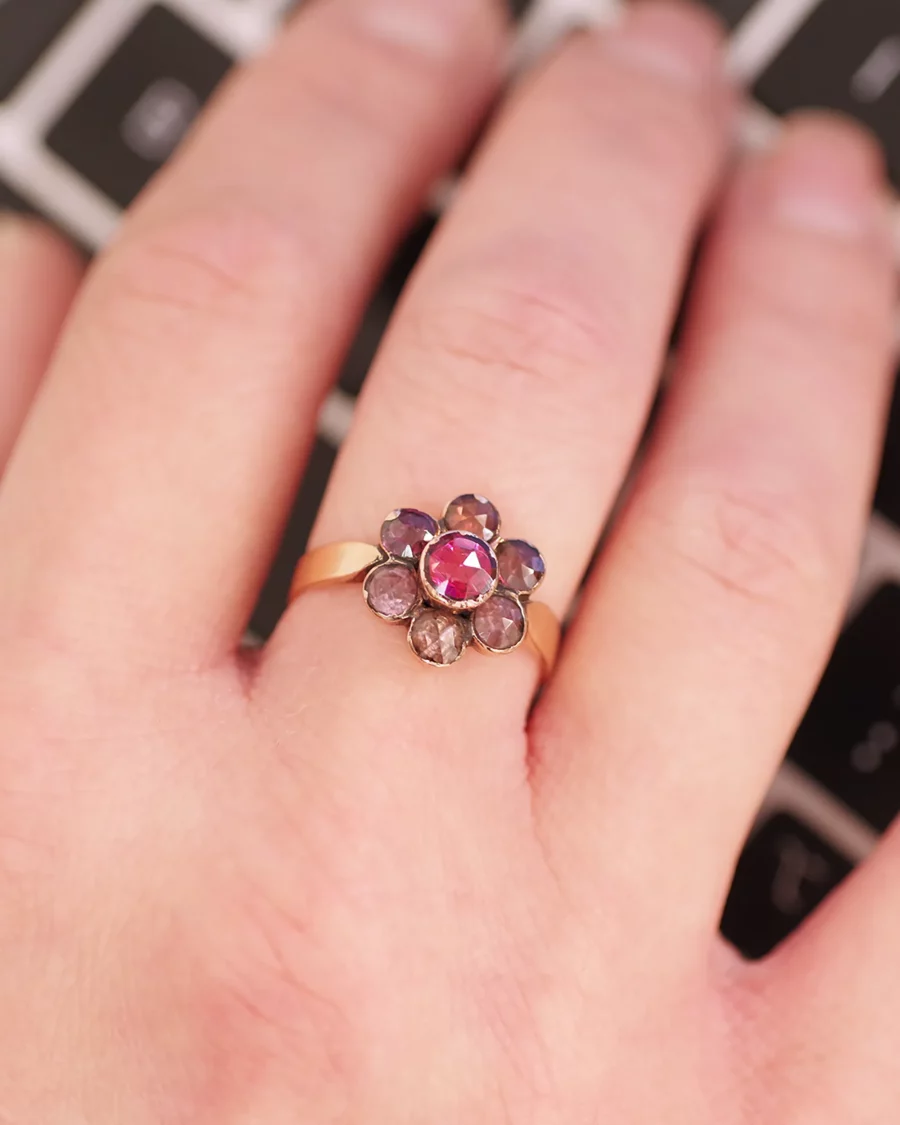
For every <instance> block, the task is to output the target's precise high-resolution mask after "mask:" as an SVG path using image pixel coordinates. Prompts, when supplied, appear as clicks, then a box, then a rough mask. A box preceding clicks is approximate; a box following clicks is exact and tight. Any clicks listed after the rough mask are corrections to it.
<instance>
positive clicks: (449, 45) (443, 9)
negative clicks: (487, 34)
mask: <svg viewBox="0 0 900 1125" xmlns="http://www.w3.org/2000/svg"><path fill="white" fill-rule="evenodd" d="M355 14H356V15H357V17H358V19H359V20H360V22H361V23H362V24H363V25H364V26H365V27H366V28H367V29H368V30H369V31H370V32H372V33H374V34H375V35H377V36H378V37H379V38H381V39H385V40H387V41H388V42H391V43H397V44H399V45H401V46H404V47H412V48H413V49H414V50H418V51H423V52H425V53H426V54H432V55H446V54H448V53H451V52H453V51H454V50H455V48H456V46H457V44H458V42H459V38H460V34H461V32H462V31H463V30H464V29H465V27H466V25H467V24H471V22H472V5H471V3H468V2H467V0H364V2H363V3H360V4H359V5H358V6H357V8H356V12H355Z"/></svg>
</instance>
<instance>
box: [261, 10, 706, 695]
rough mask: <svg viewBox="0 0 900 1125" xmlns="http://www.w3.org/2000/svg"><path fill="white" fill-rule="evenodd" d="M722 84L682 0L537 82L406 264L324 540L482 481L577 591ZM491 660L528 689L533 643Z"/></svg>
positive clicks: (639, 392) (695, 192) (549, 596)
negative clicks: (419, 255) (407, 281)
mask: <svg viewBox="0 0 900 1125" xmlns="http://www.w3.org/2000/svg"><path fill="white" fill-rule="evenodd" d="M727 104H728V99H727V98H726V96H725V84H724V80H723V79H722V77H721V71H720V51H719V39H718V32H717V30H716V29H715V26H714V24H713V23H712V22H711V21H710V20H709V18H708V17H706V16H705V15H702V14H700V13H699V12H695V11H694V10H692V9H690V8H688V7H685V6H682V5H680V4H679V5H673V4H660V3H644V4H641V5H639V6H636V7H635V8H634V9H633V11H632V12H631V13H630V15H629V16H627V17H626V19H625V21H624V23H623V24H622V25H621V26H620V27H618V28H616V29H614V30H612V31H607V32H603V33H589V34H585V35H582V36H580V37H579V38H578V39H576V40H575V41H573V42H571V43H569V44H568V45H567V46H566V47H565V49H564V50H563V51H562V52H561V53H560V55H559V56H558V57H557V58H556V59H555V60H554V61H553V62H551V63H550V64H549V65H548V66H547V67H546V69H545V70H544V71H543V72H542V73H540V74H539V75H538V76H537V77H536V78H534V79H533V80H531V81H530V82H529V83H528V84H527V86H526V88H525V89H524V90H523V91H522V92H521V93H520V94H519V96H518V97H517V98H516V99H515V100H514V102H513V104H512V106H511V108H510V110H509V111H508V113H507V114H506V116H505V118H504V119H503V120H502V121H501V123H500V125H499V127H498V129H497V131H496V135H495V137H494V138H493V140H492V142H491V143H490V144H489V145H488V146H487V148H486V151H485V154H484V155H483V157H482V158H481V159H480V160H479V161H478V163H477V165H476V167H475V169H474V171H473V172H472V174H471V176H470V178H469V180H468V182H467V184H466V186H465V187H464V188H463V189H462V191H461V195H460V197H459V198H458V200H457V203H456V205H455V207H454V209H453V211H452V213H451V214H450V216H449V217H448V219H447V220H446V222H445V224H444V225H443V227H442V228H441V230H440V232H439V233H438V235H437V237H436V240H435V243H434V244H433V246H432V248H431V249H430V250H429V252H428V254H427V257H426V260H425V262H424V264H423V267H422V269H421V270H420V271H419V273H418V275H417V276H416V277H415V279H414V280H413V282H412V285H411V288H410V290H409V292H408V294H407V296H406V298H405V300H404V302H403V304H402V307H401V310H400V313H399V315H398V317H397V320H396V322H395V325H394V326H393V328H392V330H391V332H390V334H389V337H388V339H387V341H386V344H385V347H384V348H383V349H382V353H381V355H380V357H379V359H378V361H377V363H376V365H375V368H374V370H373V371H372V373H371V374H370V377H369V382H368V384H367V387H366V390H365V392H364V394H363V396H362V400H361V402H360V406H359V410H358V412H357V417H356V420H355V424H354V426H353V429H352V431H351V433H350V436H349V438H348V441H347V443H346V444H345V447H344V451H343V454H342V457H341V459H340V461H339V463H338V466H337V469H336V472H335V476H334V479H333V481H332V486H331V488H330V489H329V492H328V494H327V496H326V500H325V504H324V507H323V512H322V515H321V518H320V522H319V525H318V527H317V530H316V533H315V540H316V541H317V542H322V541H326V540H332V539H365V538H366V537H367V533H368V534H371V532H372V523H373V519H374V520H376V521H377V520H378V519H379V518H380V517H381V516H382V515H383V514H384V513H385V512H387V511H389V510H390V509H392V508H394V507H397V506H400V505H404V506H406V505H408V506H414V507H420V508H424V509H426V510H430V511H434V510H436V509H437V510H439V509H440V507H441V506H442V505H443V503H444V502H446V501H447V500H448V499H449V498H450V497H452V496H454V495H456V494H458V493H460V492H467V491H475V492H480V493H483V494H484V495H487V496H489V497H491V499H492V500H494V501H495V502H496V504H497V506H498V507H499V509H500V510H501V512H502V514H503V518H504V529H505V532H506V533H508V534H510V535H517V536H522V537H527V538H528V539H530V540H533V541H534V542H535V543H537V544H538V546H539V547H541V548H542V550H543V553H544V555H545V557H546V559H547V563H548V574H547V581H546V584H545V587H544V589H543V590H542V595H541V596H542V600H545V601H548V602H549V603H550V604H551V605H552V607H553V608H554V609H555V610H556V611H557V612H561V611H563V610H564V608H565V607H566V605H567V603H568V601H569V600H570V598H571V597H572V595H573V592H574V590H575V588H576V585H577V583H578V580H579V577H580V575H581V573H582V572H583V570H584V567H585V565H586V564H587V561H588V559H589V556H590V553H591V550H592V547H593V544H594V542H595V540H596V538H597V535H598V533H599V530H600V527H601V524H602V522H603V519H604V518H605V515H606V513H607V510H608V507H609V504H610V501H611V498H612V497H613V496H614V494H615V492H616V490H617V488H618V486H619V483H620V480H621V476H622V473H623V470H624V467H625V465H626V464H627V462H628V460H629V457H630V455H631V452H632V449H633V446H634V442H635V440H636V437H637V435H638V433H639V431H640V428H641V424H642V419H643V417H644V414H645V412H646V408H647V404H648V401H649V399H650V397H651V395H652V392H653V388H654V384H655V378H656V374H657V372H658V369H659V364H660V361H661V355H662V350H663V347H664V344H665V341H666V338H667V334H668V330H669V325H670V320H671V316H672V312H673V308H674V306H675V303H676V301H677V297H678V293H679V289H680V285H681V280H682V275H683V271H684V268H685V263H686V260H687V257H688V255H689V252H690V249H691V246H692V243H693V241H694V237H695V233H696V228H697V224H698V221H699V219H700V217H701V215H702V213H703V211H704V207H705V204H706V203H707V200H708V197H709V194H710V191H711V189H712V187H713V185H714V183H715V180H716V174H717V170H718V168H719V164H720V161H721V157H722V152H723V148H724V137H725V121H726V117H727V115H726V114H725V113H724V112H723V106H724V105H727ZM373 466H377V471H373V468H372V467H373ZM355 608H356V607H355V606H353V607H350V609H349V610H348V612H353V611H355ZM303 612H304V613H307V612H309V613H315V612H319V611H317V610H312V609H310V610H309V611H306V610H304V611H303ZM322 612H325V613H331V612H339V611H338V610H337V609H336V606H335V603H334V602H332V604H331V605H329V606H327V607H326V608H325V609H324V610H323V611H322ZM298 613H299V611H298ZM298 621H299V618H298V614H296V613H292V614H289V615H288V617H287V619H286V624H285V631H284V632H283V634H282V635H283V637H284V639H285V641H286V644H285V647H286V649H287V651H289V652H290V651H292V650H294V651H296V648H297V646H293V645H292V644H291V643H290V642H291V639H292V636H293V633H294V623H295V622H298ZM306 624H307V625H308V626H309V627H312V623H311V622H310V621H309V619H308V618H306ZM302 627H303V626H302V625H301V624H297V628H302ZM379 642H381V643H382V644H383V642H384V638H379V641H376V642H374V643H376V644H377V643H379ZM402 649H403V646H402V645H397V652H398V654H401V655H402V658H403V659H408V654H407V653H404V652H403V651H402ZM274 651H275V653H277V652H278V651H280V644H279V639H278V638H276V641H275V650H274ZM398 659H399V656H398ZM497 663H498V666H499V665H500V664H501V663H502V664H504V665H505V666H506V667H507V668H508V669H510V670H509V671H507V672H500V673H497V674H500V675H512V676H518V682H519V690H520V691H521V694H522V699H523V701H524V699H525V698H527V693H528V691H529V689H530V687H531V686H532V685H533V678H532V675H531V674H529V673H528V672H527V671H525V672H522V671H519V672H512V671H511V669H512V668H513V667H518V668H519V669H522V668H523V667H524V668H526V669H527V666H528V665H527V662H522V661H511V662H509V663H508V664H507V662H497ZM483 671H484V670H483V668H479V670H478V673H477V674H479V675H481V674H483ZM470 674H476V673H470Z"/></svg>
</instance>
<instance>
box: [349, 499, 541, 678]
mask: <svg viewBox="0 0 900 1125" xmlns="http://www.w3.org/2000/svg"><path fill="white" fill-rule="evenodd" d="M454 512H455V515H454V514H452V513H454ZM448 514H450V516H451V518H450V523H451V524H452V523H457V524H466V525H468V526H469V527H470V528H472V529H471V530H460V528H459V526H457V527H453V526H449V527H448ZM398 521H399V522H398ZM500 524H501V521H500V513H499V512H498V511H497V509H496V507H495V506H494V505H493V504H492V503H491V502H490V501H489V500H487V499H486V498H485V497H484V496H481V495H480V494H478V493H474V492H473V493H464V494H461V495H460V496H457V497H456V498H455V499H454V500H451V501H450V503H449V504H448V505H447V506H446V507H445V508H444V509H443V513H442V516H441V518H440V520H437V519H435V518H434V517H433V516H431V515H430V514H429V513H427V512H424V511H422V510H421V509H418V508H398V509H396V510H395V511H393V512H391V513H390V514H389V515H388V516H387V517H386V518H385V521H384V523H383V524H382V534H381V547H380V549H379V550H378V552H377V559H375V560H373V561H372V562H371V563H370V564H369V565H368V566H367V567H366V569H365V570H364V571H363V572H362V573H361V575H360V577H362V579H363V596H364V599H365V602H366V604H367V605H368V607H369V609H370V610H371V611H372V613H374V614H375V615H376V616H377V617H378V618H380V619H381V620H382V621H387V622H389V623H392V624H401V625H403V626H405V628H406V631H407V633H406V635H407V642H408V644H409V647H410V649H411V650H412V652H414V653H415V655H416V657H417V658H418V659H419V660H421V661H422V662H423V663H424V664H427V665H429V666H430V667H433V668H449V667H451V666H452V665H453V664H455V663H456V662H457V661H458V660H459V659H460V658H461V657H462V656H463V655H464V653H465V651H466V649H467V648H474V649H476V650H477V651H479V652H483V653H489V654H491V655H497V656H506V655H507V654H508V653H511V652H516V651H517V650H518V649H519V648H521V647H522V645H523V644H524V643H525V640H526V639H527V637H528V635H529V628H530V622H529V607H528V602H529V599H530V597H531V595H532V594H533V593H534V591H535V590H536V589H537V588H538V587H539V586H540V584H541V582H542V581H543V579H544V575H545V573H546V566H545V564H544V560H543V557H542V555H541V554H540V552H539V551H538V550H537V548H535V547H534V546H533V545H532V544H531V543H529V542H528V541H527V540H524V539H507V538H501V536H500ZM507 545H509V546H507ZM510 547H513V548H517V549H521V550H522V551H523V552H526V553H527V554H528V557H526V556H525V554H523V556H522V560H521V561H522V564H523V565H524V568H525V569H524V578H525V580H526V581H531V578H532V577H536V579H537V580H536V581H535V582H534V584H533V585H532V586H531V587H530V588H529V589H518V588H514V583H510V582H509V581H507V582H504V581H503V576H502V571H503V567H502V564H501V557H500V554H501V551H503V550H504V548H505V549H506V550H507V551H508V550H509V549H510ZM392 548H393V549H392ZM373 550H374V549H373ZM532 564H533V565H532ZM392 567H402V568H403V571H404V575H405V574H409V575H410V576H412V577H413V579H414V580H415V583H416V586H417V597H416V600H415V602H414V603H413V602H412V600H411V595H412V590H411V589H410V588H408V587H407V586H406V584H405V583H404V582H400V583H399V584H398V585H399V590H398V592H397V601H398V607H397V608H398V609H400V608H402V609H403V610H404V612H403V613H402V615H400V614H399V613H396V614H394V613H386V612H384V609H385V607H388V606H390V605H391V594H392V592H393V591H392V590H391V589H390V586H389V585H388V588H387V590H385V591H381V592H380V593H379V592H377V591H376V592H375V594H374V595H373V592H372V583H373V581H375V576H376V575H378V574H382V575H385V576H387V571H388V570H389V569H390V568H392ZM469 568H471V569H469ZM507 575H508V577H515V578H517V579H518V584H519V585H524V584H525V581H523V574H517V575H515V576H513V575H510V574H509V569H508V568H507ZM400 577H401V578H402V577H403V575H401V576H400ZM461 592H465V593H466V594H467V595H468V596H454V594H460V593H461ZM501 600H502V601H508V602H509V603H510V604H511V605H514V606H515V607H517V611H518V613H511V612H510V611H509V609H508V607H507V608H506V615H505V616H504V614H503V611H504V607H503V606H502V605H501V604H500V602H501ZM407 601H408V602H409V603H410V604H409V606H408V607H407V606H406V602H407ZM492 602H496V603H497V604H496V605H495V606H494V609H495V611H496V615H494V616H493V619H491V618H492V615H491V614H490V612H489V611H487V610H485V609H484V607H486V606H488V605H490V604H491V603H492ZM540 608H542V607H540V606H537V607H536V609H540ZM479 611H481V613H480V617H481V623H482V635H481V636H480V635H479V632H478V623H479ZM442 615H443V616H445V617H447V618H448V619H452V624H453V635H452V636H449V635H448V636H447V637H441V636H440V635H432V636H431V638H430V642H429V638H428V636H427V631H428V625H429V623H430V622H431V621H432V619H433V618H437V617H440V616H442ZM541 620H542V621H543V618H542V619H541ZM535 627H536V628H538V626H537V624H536V626H535ZM519 629H521V635H520V636H517V637H516V638H515V641H514V643H512V644H508V645H506V647H501V646H498V645H495V644H491V643H490V642H491V640H492V639H496V640H501V639H502V640H507V639H508V638H509V636H510V635H514V634H516V633H518V631H519ZM535 635H536V636H539V635H541V636H542V635H543V633H541V632H540V631H539V632H538V633H536V634H535ZM444 642H447V643H444ZM427 651H431V652H433V654H434V655H437V656H438V657H451V659H430V658H429V657H428V656H426V655H424V653H425V652H427Z"/></svg>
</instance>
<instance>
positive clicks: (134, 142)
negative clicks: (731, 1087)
mask: <svg viewBox="0 0 900 1125" xmlns="http://www.w3.org/2000/svg"><path fill="white" fill-rule="evenodd" d="M232 64H233V60H232V59H230V58H229V57H228V56H227V55H226V54H224V53H223V52H222V51H220V50H219V48H218V47H216V46H214V45H213V44H212V43H210V42H209V41H208V40H207V39H205V38H204V37H203V36H202V35H200V34H199V32H197V31H195V30H194V29H193V28H192V27H190V26H189V25H188V24H186V23H184V22H182V20H180V19H179V18H178V17H177V16H175V15H173V13H172V12H170V11H169V10H168V9H167V8H163V7H161V6H159V5H157V6H155V7H153V8H151V9H150V10H149V11H148V12H147V13H146V14H145V15H144V17H143V18H142V19H141V20H140V22H139V23H138V24H137V25H136V27H134V29H133V30H132V31H131V34H130V35H128V37H127V38H126V39H125V41H124V42H123V43H121V44H120V45H119V47H118V49H117V50H116V51H115V53H114V54H113V55H112V56H111V57H110V58H109V59H108V60H107V62H106V63H105V65H104V66H103V67H102V69H101V70H100V71H99V73H98V74H96V75H95V76H94V78H93V80H92V81H91V82H90V83H89V84H88V86H87V87H85V89H84V90H82V91H81V93H80V94H79V95H78V97H77V98H76V100H75V102H74V103H73V104H72V105H71V106H70V107H69V108H68V110H66V112H65V113H64V114H63V116H62V117H61V118H60V119H59V121H57V122H56V124H55V125H54V126H53V127H52V129H51V130H50V133H49V136H48V137H47V144H48V145H49V147H50V148H51V149H52V150H53V151H54V152H55V153H56V154H57V156H61V157H62V158H63V159H64V160H66V161H68V163H69V164H71V165H72V167H73V168H75V169H77V170H78V171H79V172H80V173H81V174H82V175H83V176H85V177H86V178H87V179H88V180H91V181H92V182H93V183H95V184H96V185H97V186H98V187H99V188H100V189H101V190H102V191H104V192H105V193H106V194H107V195H108V196H109V197H110V198H111V199H113V200H114V201H115V202H116V203H118V204H120V205H121V206H122V207H127V206H128V204H129V203H131V201H132V200H133V199H134V197H135V196H136V195H137V194H138V193H139V192H140V190H141V188H143V186H144V185H145V184H146V182H147V181H148V180H149V179H150V177H151V176H152V175H153V174H154V173H155V172H156V171H157V170H158V169H159V168H160V167H161V166H162V165H163V163H164V162H165V161H166V160H167V159H168V157H169V156H170V155H171V154H172V152H173V151H174V150H175V148H176V147H177V146H178V143H179V142H180V141H181V139H182V138H183V136H184V134H185V133H186V132H187V130H188V128H189V127H190V125H191V124H192V123H193V121H194V118H195V117H196V116H197V114H198V113H199V111H200V109H201V108H202V106H203V104H204V103H205V102H206V101H207V99H208V98H209V96H210V94H212V92H213V90H214V89H215V88H216V86H217V85H218V84H219V82H220V81H221V80H222V78H223V77H224V76H225V74H226V73H227V72H228V70H229V68H230V67H231V66H232Z"/></svg>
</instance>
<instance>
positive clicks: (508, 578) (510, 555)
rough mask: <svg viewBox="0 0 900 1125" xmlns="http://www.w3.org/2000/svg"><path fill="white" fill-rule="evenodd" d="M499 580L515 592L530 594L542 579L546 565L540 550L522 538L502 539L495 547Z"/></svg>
mask: <svg viewBox="0 0 900 1125" xmlns="http://www.w3.org/2000/svg"><path fill="white" fill-rule="evenodd" d="M497 562H498V564H499V566H500V581H501V582H502V583H503V585H504V586H506V587H507V589H510V590H515V591H516V593H517V594H530V593H531V592H532V591H533V590H536V589H537V588H538V586H540V584H541V582H542V581H543V578H544V574H545V572H546V569H547V568H546V565H545V563H544V559H543V557H542V555H541V552H540V551H539V550H538V549H537V547H533V546H532V545H531V543H526V542H525V540H524V539H504V540H503V542H502V543H500V544H499V546H498V547H497Z"/></svg>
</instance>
